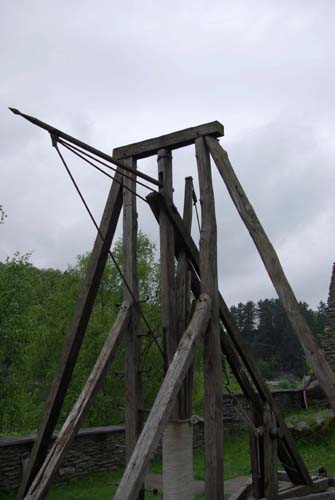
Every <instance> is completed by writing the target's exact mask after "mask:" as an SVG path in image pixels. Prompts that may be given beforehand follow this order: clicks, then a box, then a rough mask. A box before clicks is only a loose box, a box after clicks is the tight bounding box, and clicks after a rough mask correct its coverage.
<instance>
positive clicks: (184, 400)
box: [173, 177, 193, 420]
mask: <svg viewBox="0 0 335 500" xmlns="http://www.w3.org/2000/svg"><path fill="white" fill-rule="evenodd" d="M192 193H193V180H192V177H186V179H185V193H184V213H183V221H184V224H185V228H186V230H187V231H188V232H189V233H191V228H192ZM173 251H174V250H173ZM176 288H177V323H176V328H177V339H178V342H179V340H180V339H181V336H182V334H183V332H184V331H185V329H186V328H187V325H188V323H189V320H190V312H191V311H190V305H191V302H190V293H191V273H190V270H189V264H188V260H187V257H186V252H185V251H184V250H181V251H180V253H179V255H178V265H177V274H176ZM192 389H193V364H192V365H191V366H190V369H189V372H188V374H187V376H186V377H185V381H184V383H183V385H182V388H181V391H180V408H179V417H180V418H181V419H182V420H184V419H186V418H190V417H191V415H192Z"/></svg>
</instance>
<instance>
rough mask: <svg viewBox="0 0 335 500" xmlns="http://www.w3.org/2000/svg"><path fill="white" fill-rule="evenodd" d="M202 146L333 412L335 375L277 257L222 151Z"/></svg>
mask: <svg viewBox="0 0 335 500" xmlns="http://www.w3.org/2000/svg"><path fill="white" fill-rule="evenodd" d="M206 144H207V145H208V147H209V150H210V153H211V155H212V157H213V159H214V161H215V163H216V166H217V168H218V170H219V172H220V175H221V177H222V179H223V180H224V182H225V184H226V187H227V189H228V192H229V194H230V196H231V198H232V200H233V202H234V204H235V206H236V208H237V211H238V213H239V214H240V216H241V218H242V220H243V222H244V223H245V225H246V227H247V229H248V231H249V233H250V236H251V237H252V239H253V241H254V243H255V245H256V248H257V250H258V252H259V254H260V256H261V258H262V260H263V262H264V266H265V268H266V270H267V272H268V274H269V276H270V279H271V281H272V283H273V286H274V287H275V289H276V291H277V293H278V297H279V299H280V301H281V304H282V306H283V307H284V309H285V311H286V314H287V316H288V319H289V321H290V323H291V326H292V328H293V331H294V332H295V334H296V335H297V337H298V339H299V340H300V343H301V345H302V347H303V349H304V352H305V354H306V357H307V358H308V359H309V360H310V362H311V364H312V367H313V370H314V373H315V375H316V377H317V378H318V380H319V382H320V385H321V387H322V389H323V390H324V392H325V394H326V395H327V398H328V400H329V403H330V406H331V408H332V409H333V411H334V412H335V374H334V372H333V371H332V369H331V368H330V366H329V364H328V362H327V360H326V357H325V355H324V353H323V352H322V351H321V349H320V348H319V347H318V346H317V344H316V342H315V340H314V338H313V335H312V333H311V331H310V328H309V326H308V324H307V321H306V320H305V318H304V316H303V314H302V311H301V309H300V306H299V303H298V301H297V299H296V297H295V295H294V292H293V290H292V288H291V286H290V284H289V282H288V280H287V278H286V276H285V273H284V271H283V268H282V266H281V263H280V261H279V258H278V255H277V254H276V252H275V249H274V248H273V246H272V244H271V242H270V240H269V238H268V237H267V235H266V233H265V230H264V228H263V226H262V225H261V223H260V221H259V219H258V217H257V215H256V212H255V210H254V208H253V207H252V205H251V203H250V201H249V199H248V197H247V195H246V194H245V192H244V190H243V188H242V186H241V184H240V182H239V180H238V178H237V176H236V174H235V172H234V170H233V167H232V165H231V163H230V161H229V158H228V155H227V153H226V151H225V150H224V149H223V148H222V147H221V146H220V144H219V143H218V141H217V140H215V139H214V138H212V137H206Z"/></svg>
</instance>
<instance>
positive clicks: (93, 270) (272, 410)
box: [12, 110, 335, 500]
mask: <svg viewBox="0 0 335 500" xmlns="http://www.w3.org/2000/svg"><path fill="white" fill-rule="evenodd" d="M12 111H13V112H14V113H15V114H19V115H21V116H23V117H24V118H26V119H27V120H29V121H30V122H32V123H34V124H35V125H38V126H39V127H42V128H44V129H45V130H47V131H48V132H49V133H50V134H51V137H52V143H53V146H54V147H55V148H56V150H57V152H58V154H59V156H60V158H61V160H62V161H63V163H64V166H65V167H66V168H67V165H66V163H65V160H64V158H63V156H62V154H61V152H60V147H67V148H69V149H71V150H72V151H76V152H77V153H78V152H79V153H80V154H82V155H86V156H85V157H86V159H87V158H88V157H89V158H91V160H94V161H97V162H99V163H103V164H104V165H106V164H108V165H111V166H112V167H111V168H113V169H114V170H115V174H114V178H113V181H112V184H111V188H110V192H109V195H108V199H107V202H106V206H105V210H104V213H103V216H102V220H101V223H100V225H99V226H98V225H96V227H97V237H96V241H95V244H94V248H93V251H92V255H91V258H90V262H89V266H88V269H87V274H86V278H85V282H84V284H83V288H82V290H81V293H80V296H79V299H78V303H77V306H76V309H75V312H74V315H73V318H72V321H71V324H70V327H69V332H68V335H67V338H66V340H65V344H64V350H63V353H62V356H61V359H60V361H59V366H58V369H57V372H56V374H55V377H54V380H53V383H52V386H51V388H50V394H49V397H48V400H47V402H46V407H45V411H44V415H43V418H42V421H41V424H40V427H39V430H38V434H37V438H36V441H35V444H34V447H33V450H32V453H31V456H30V460H29V464H28V466H27V467H26V469H25V472H24V475H23V479H22V484H21V487H20V489H19V492H18V495H17V498H18V499H23V498H24V499H26V500H28V499H29V500H38V499H42V498H44V497H45V496H46V494H47V492H48V489H49V487H50V485H51V483H52V481H53V479H54V477H55V475H56V473H57V471H58V469H59V467H60V464H61V462H62V459H63V457H64V455H65V454H66V452H67V450H68V448H69V446H70V444H71V442H72V440H73V438H74V436H75V434H76V432H77V431H78V429H79V427H80V425H81V422H82V421H83V418H84V417H85V415H86V414H87V412H88V410H89V408H90V407H91V405H92V403H93V401H94V399H95V396H96V395H97V393H98V391H99V389H100V388H101V386H102V384H103V381H104V378H105V376H106V373H107V371H108V369H109V367H110V365H111V363H112V362H113V358H114V356H115V353H116V351H117V349H118V346H119V344H120V342H121V340H123V339H124V341H125V353H126V354H125V356H126V361H125V363H126V364H125V375H126V378H125V385H126V395H125V401H126V407H125V423H126V462H127V464H126V469H125V471H124V474H123V477H122V480H121V482H120V483H119V485H118V489H117V492H116V494H115V497H114V498H115V500H131V499H133V500H134V499H143V498H145V489H144V487H143V485H144V482H145V477H146V473H147V470H148V465H149V462H150V460H151V458H152V456H153V454H154V452H155V450H156V448H157V446H158V444H159V442H160V440H161V439H162V443H163V489H164V498H166V499H167V500H174V499H177V498H179V499H180V500H190V499H191V498H194V495H193V493H192V480H193V472H192V426H191V425H190V422H191V417H192V387H193V360H194V355H195V352H196V349H197V346H198V345H199V344H200V343H203V370H204V390H205V401H204V426H205V427H204V428H205V433H204V436H205V498H206V500H223V498H224V481H223V469H224V454H223V426H224V422H223V399H222V393H223V388H222V356H223V355H224V356H225V358H226V359H227V361H228V363H229V365H230V367H231V370H232V372H233V374H234V376H235V377H236V379H237V381H238V383H239V384H240V386H241V389H242V390H243V392H244V394H245V396H246V398H247V400H248V404H249V416H248V418H249V421H250V426H249V427H250V454H251V464H252V471H251V472H252V474H251V481H250V482H248V483H247V484H246V485H245V487H244V488H242V489H241V490H240V491H239V492H238V493H236V495H234V498H235V499H237V498H240V499H246V498H248V497H250V498H251V497H253V498H268V499H271V498H281V499H284V498H296V497H299V496H300V497H301V496H304V495H308V494H312V493H317V492H321V491H326V490H327V488H328V486H329V479H328V478H313V477H311V475H310V473H309V471H308V470H307V468H306V465H305V464H304V462H303V460H302V457H301V456H300V453H299V451H298V449H297V446H296V444H295V442H294V440H293V438H292V436H291V434H290V432H289V430H288V429H287V426H286V424H285V421H284V418H283V416H282V415H281V413H280V411H279V409H278V406H277V404H276V402H275V401H274V399H273V398H272V395H271V392H270V390H269V389H268V387H267V385H266V383H265V381H264V380H263V378H262V376H261V374H260V372H259V370H258V368H257V366H256V364H255V361H254V359H253V357H252V355H251V354H250V351H249V348H248V346H247V345H246V344H245V342H244V340H243V339H242V336H241V334H240V332H239V330H238V328H237V326H236V323H235V321H234V318H233V316H232V314H231V312H230V310H229V308H228V307H227V305H226V303H225V301H224V299H223V297H222V295H221V294H220V292H219V290H218V264H217V227H216V219H215V201H214V192H213V186H212V173H211V168H212V166H211V160H214V164H215V165H216V166H217V168H218V170H219V173H220V175H221V177H222V179H223V181H224V183H225V185H226V187H227V189H228V192H229V194H230V196H231V198H232V200H233V202H234V204H235V206H236V208H237V210H238V212H239V214H240V216H241V218H242V220H243V221H244V223H245V225H246V227H247V229H248V231H249V233H250V235H251V237H252V238H253V240H254V242H255V245H256V247H257V249H258V251H259V253H260V256H261V258H262V260H263V262H264V265H265V267H266V269H267V271H268V274H269V276H270V278H271V280H272V282H273V285H274V287H275V289H276V291H277V293H278V296H279V298H280V300H281V302H282V305H283V307H284V309H285V310H286V312H287V314H288V318H289V320H290V322H291V324H292V327H293V329H294V331H295V333H296V335H297V336H298V338H299V340H300V342H301V344H302V346H303V348H304V350H305V353H306V355H307V356H308V358H309V359H310V360H311V363H312V366H313V368H314V371H315V374H316V376H317V377H318V379H319V381H320V384H321V386H322V388H323V390H324V392H325V393H326V394H327V397H328V399H329V402H330V405H331V407H332V409H333V410H335V376H334V374H333V372H332V370H331V369H330V368H329V366H328V364H327V362H326V360H325V357H324V355H323V353H322V351H320V350H319V349H318V347H317V346H316V344H315V342H314V340H313V337H312V335H311V332H310V330H309V327H308V325H307V323H306V321H305V319H304V317H303V316H302V314H301V312H300V309H299V305H298V302H297V299H296V298H295V296H294V293H293V291H292V289H291V287H290V285H289V283H288V281H287V279H286V276H285V274H284V272H283V269H282V267H281V265H280V262H279V259H278V256H277V255H276V253H275V250H274V248H273V246H272V245H271V243H270V241H269V239H268V237H267V236H266V233H265V231H264V229H263V227H262V225H261V224H260V222H259V220H258V218H257V215H256V213H255V211H254V209H253V207H252V205H251V204H250V202H249V200H248V198H247V196H246V194H245V192H244V191H243V188H242V186H241V184H240V182H239V180H238V178H237V177H236V174H235V173H234V170H233V168H232V166H231V164H230V161H229V159H228V156H227V153H226V152H225V151H224V149H223V148H222V146H221V145H220V143H219V141H218V139H219V138H220V137H222V136H223V126H222V125H221V124H220V123H219V122H212V123H208V124H204V125H200V126H197V127H192V128H189V129H185V130H181V131H178V132H174V133H171V134H167V135H164V136H161V137H157V138H154V139H149V140H145V141H142V142H139V143H135V144H130V145H127V146H123V147H119V148H116V149H114V151H113V155H112V156H109V155H107V154H105V153H102V152H101V151H98V150H97V149H95V148H93V147H91V146H88V145H87V144H84V143H83V142H82V141H79V140H78V139H75V138H73V137H71V136H69V135H68V134H65V133H64V132H62V131H60V130H58V129H55V128H54V127H51V126H49V125H47V124H45V123H43V122H41V121H39V120H37V119H36V118H33V117H30V116H28V115H23V114H21V113H20V112H19V111H17V110H12ZM190 145H194V147H195V156H196V164H197V170H198V177H199V188H200V202H201V232H200V244H199V247H198V245H197V244H196V243H195V242H194V240H193V239H192V236H191V223H192V197H193V196H194V194H193V185H192V179H191V178H190V177H188V178H186V180H185V199H184V212H183V215H181V214H180V213H179V212H178V209H177V208H176V206H175V205H174V202H173V163H172V151H173V150H175V149H177V148H182V147H185V146H190ZM151 156H155V157H156V158H157V164H158V175H157V178H156V179H155V178H152V177H150V176H148V175H146V174H145V173H143V172H141V170H140V169H139V168H138V164H139V163H140V160H141V159H143V158H148V157H151ZM139 180H140V181H145V182H146V183H149V184H150V185H151V186H154V187H155V188H156V189H157V190H156V191H154V192H152V193H151V194H149V195H148V196H147V197H146V199H145V201H146V202H147V203H148V204H149V206H150V208H151V210H152V213H153V215H154V217H155V219H156V220H157V223H158V224H159V230H160V268H161V269H160V273H161V286H160V288H161V322H162V332H163V336H164V339H165V342H164V358H165V376H164V380H163V383H162V385H161V387H160V390H159V392H158V394H157V396H156V399H155V402H154V404H153V407H152V408H151V411H150V413H149V415H148V417H147V418H146V420H145V419H144V407H143V390H142V380H141V336H140V321H141V319H143V317H142V313H141V307H140V303H139V289H138V275H137V196H136V194H137V193H136V186H137V181H139ZM122 207H123V251H124V268H123V274H122V277H123V280H124V301H123V303H122V305H121V307H120V310H119V313H118V316H117V319H116V321H115V323H114V325H113V326H112V328H111V331H110V333H109V335H108V337H107V339H106V341H105V344H104V346H103V348H102V350H101V353H100V355H99V357H98V359H97V361H96V364H95V366H94V367H93V369H92V372H91V374H90V376H89V378H88V379H87V381H86V383H85V385H84V387H83V389H82V392H81V394H80V396H79V397H78V400H77V402H76V403H75V405H74V407H73V409H72V410H71V412H70V414H69V415H68V418H67V419H66V421H65V423H64V425H63V427H62V428H61V430H60V432H59V434H58V436H57V439H56V440H55V442H54V443H53V444H52V446H50V443H51V437H52V433H53V431H54V429H55V426H56V423H57V421H58V417H59V414H60V411H61V408H62V404H63V401H64V398H65V396H66V392H67V389H68V386H69V384H70V381H71V376H72V373H73V369H74V366H75V363H76V360H77V356H78V353H79V350H80V347H81V343H82V340H83V337H84V334H85V330H86V327H87V324H88V321H89V318H90V314H91V311H92V308H93V305H94V301H95V298H96V295H97V290H98V288H99V284H100V281H101V277H102V274H103V270H104V267H105V263H106V260H107V258H108V255H111V252H110V248H111V244H112V241H113V237H114V234H115V230H116V226H117V223H118V219H119V216H120V213H121V208H122ZM91 218H92V217H91ZM176 263H177V265H176ZM191 293H192V294H193V297H194V305H193V307H191V304H190V295H191ZM278 462H281V464H282V466H283V468H284V471H285V472H282V473H280V474H279V473H278V472H277V465H278ZM283 478H284V479H286V480H287V486H286V487H285V488H280V487H279V486H278V479H283ZM320 498H321V497H320ZM329 498H330V497H329Z"/></svg>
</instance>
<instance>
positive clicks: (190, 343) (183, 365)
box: [114, 295, 210, 500]
mask: <svg viewBox="0 0 335 500" xmlns="http://www.w3.org/2000/svg"><path fill="white" fill-rule="evenodd" d="M209 320H210V298H209V297H208V296H206V295H202V296H201V297H200V299H199V300H198V302H197V305H196V308H195V312H194V315H193V317H192V319H191V322H190V324H189V326H188V328H187V329H186V331H185V333H184V335H183V337H182V339H181V341H180V343H179V345H178V348H177V351H176V353H175V355H174V357H173V360H172V362H171V364H170V366H169V368H168V371H167V373H166V375H165V378H164V381H163V383H162V385H161V388H160V390H159V392H158V394H157V397H156V400H155V402H154V404H153V407H152V409H151V412H150V414H149V417H148V419H147V421H146V423H145V425H144V428H143V430H142V433H141V435H140V437H139V440H138V441H137V444H136V447H135V449H134V452H133V454H132V457H131V459H130V461H129V462H128V465H127V467H126V470H125V472H124V474H123V477H122V479H121V482H120V484H119V487H118V489H117V491H116V493H115V496H114V500H134V499H135V498H136V496H137V494H138V491H139V489H140V487H141V484H142V482H143V480H144V477H145V474H146V471H147V468H148V465H149V461H150V459H151V458H152V456H153V453H154V452H155V450H156V448H157V446H158V443H159V439H160V437H161V434H162V432H163V429H164V426H165V424H166V423H167V421H168V419H169V418H170V415H171V412H172V410H173V407H174V406H175V401H176V397H177V394H178V392H179V390H180V387H181V385H182V383H183V380H184V378H185V376H186V373H187V372H188V370H189V367H190V365H191V363H192V361H193V358H194V354H195V349H196V346H197V344H198V342H199V341H200V340H201V337H202V336H203V335H204V333H205V331H206V329H207V326H208V323H209Z"/></svg>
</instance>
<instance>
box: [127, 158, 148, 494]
mask: <svg viewBox="0 0 335 500" xmlns="http://www.w3.org/2000/svg"><path fill="white" fill-rule="evenodd" d="M124 163H125V164H126V165H128V166H130V167H131V168H132V169H133V170H136V168H137V162H136V160H135V159H133V158H128V159H126V160H125V161H124ZM123 184H124V189H123V266H124V267H123V272H124V277H125V280H126V283H127V285H126V284H124V287H123V296H124V299H125V300H127V301H129V302H130V303H131V318H130V322H129V328H128V330H127V333H126V338H125V419H126V422H125V423H126V462H128V461H129V459H130V457H131V454H132V452H133V449H134V448H135V445H136V442H137V439H138V437H139V435H140V434H141V430H142V427H143V420H144V399H143V387H142V377H141V337H140V317H139V291H138V271H137V206H136V176H135V175H134V174H130V176H129V177H127V178H126V177H125V178H124V179H123ZM128 287H129V288H128ZM142 499H144V491H143V490H141V492H140V494H139V496H138V500H142Z"/></svg>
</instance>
